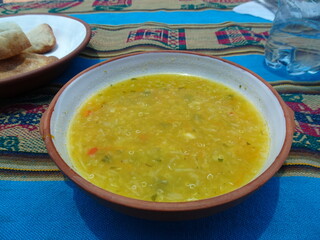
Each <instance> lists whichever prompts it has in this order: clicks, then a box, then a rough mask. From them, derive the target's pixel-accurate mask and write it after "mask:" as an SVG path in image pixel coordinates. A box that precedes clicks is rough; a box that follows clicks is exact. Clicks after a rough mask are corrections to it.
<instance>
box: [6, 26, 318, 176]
mask: <svg viewBox="0 0 320 240" xmlns="http://www.w3.org/2000/svg"><path fill="white" fill-rule="evenodd" d="M91 28H92V30H93V34H92V39H91V41H90V43H89V44H88V46H87V48H86V49H84V50H83V51H82V52H81V54H80V60H79V61H81V59H83V60H84V57H85V58H90V59H104V58H109V57H114V56H119V55H122V54H126V53H131V52H138V51H150V50H160V49H169V50H170V49H171V50H190V51H195V52H203V53H207V54H210V55H217V56H228V55H245V54H252V53H255V54H262V53H263V48H264V43H265V40H266V37H267V36H268V29H269V28H270V25H269V24H253V23H241V24H240V23H232V22H227V23H222V24H212V25H165V24H159V23H145V24H136V25H134V24H133V25H119V26H109V25H91ZM119 39H120V40H122V41H119ZM204 46H205V47H204ZM271 84H272V85H273V86H274V87H275V89H276V90H277V91H278V92H279V93H280V95H281V97H282V98H283V99H284V101H285V102H286V103H287V105H288V106H289V107H290V108H291V109H292V110H294V112H295V122H296V130H295V134H294V138H293V146H292V150H291V152H290V155H289V157H288V159H287V160H286V162H285V164H284V165H283V167H282V168H281V169H280V171H279V172H278V175H280V176H311V177H320V161H319V156H320V147H319V146H320V117H319V116H320V82H319V81H318V82H313V83H312V82H311V83H310V82H293V81H277V82H272V83H271ZM60 87H61V85H49V86H45V87H43V88H40V89H38V90H35V91H33V92H30V93H28V94H25V95H22V96H20V97H18V98H15V99H2V100H0V180H17V181H38V180H41V181H43V180H44V181H45V180H65V178H64V176H63V174H62V173H61V172H60V171H59V169H58V168H57V167H56V165H55V164H54V163H53V161H52V160H51V159H50V157H49V155H48V154H47V150H46V148H45V145H44V142H43V141H42V139H41V136H40V133H39V123H40V119H41V117H42V114H43V113H44V111H45V110H46V109H47V107H48V105H49V104H50V102H51V100H52V98H53V96H54V95H55V94H56V92H57V91H58V90H59V89H60Z"/></svg>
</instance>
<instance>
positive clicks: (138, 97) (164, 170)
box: [68, 74, 269, 202]
mask: <svg viewBox="0 0 320 240" xmlns="http://www.w3.org/2000/svg"><path fill="white" fill-rule="evenodd" d="M68 139H69V142H68V149H69V152H70V156H71V158H72V159H73V164H74V165H75V167H76V169H77V170H78V171H79V172H80V174H81V175H82V176H84V177H85V178H86V179H87V180H88V181H90V182H92V183H93V184H95V185H97V186H99V187H101V188H103V189H106V190H108V191H111V192H114V193H117V194H120V195H123V196H127V197H131V198H137V199H142V200H147V201H157V202H180V201H193V200H198V199H205V198H210V197H214V196H217V195H221V194H224V193H227V192H230V191H232V190H234V189H236V188H238V187H240V186H243V185H244V184H246V183H248V182H249V181H250V180H252V179H253V178H254V177H255V176H256V174H257V173H258V172H259V171H260V169H261V168H262V166H263V164H264V162H265V160H266V158H267V155H268V151H269V132H268V127H267V124H266V123H265V121H264V120H263V117H262V115H261V114H260V113H259V112H258V110H257V109H256V108H255V107H254V106H253V104H252V103H251V102H250V101H249V100H247V99H246V98H245V97H244V96H242V95H241V94H240V93H238V92H237V91H235V90H233V89H231V88H229V87H227V86H225V85H223V84H221V83H216V82H212V81H209V80H206V79H203V78H199V77H195V76H188V75H178V74H159V75H149V76H141V77H138V78H132V79H129V80H126V81H123V82H119V83H117V84H114V85H111V86H109V87H107V88H106V89H103V90H102V91H100V92H98V93H97V94H95V95H94V96H92V97H90V98H89V99H88V100H87V101H86V102H85V103H84V104H83V105H82V106H81V107H80V108H79V110H78V112H77V113H76V115H75V117H74V119H73V120H72V122H71V124H70V129H69V132H68Z"/></svg>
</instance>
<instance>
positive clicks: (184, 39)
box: [82, 22, 271, 58]
mask: <svg viewBox="0 0 320 240" xmlns="http://www.w3.org/2000/svg"><path fill="white" fill-rule="evenodd" d="M91 26H92V39H91V41H90V43H89V44H88V46H87V48H86V49H85V50H84V51H83V52H82V55H83V56H86V57H90V58H109V57H114V56H118V55H121V54H126V53H132V52H138V51H150V50H188V51H195V52H202V53H206V54H213V55H218V56H228V55H240V54H253V53H254V54H262V53H263V51H264V44H265V42H266V40H267V38H268V36H269V32H268V31H269V30H270V27H271V24H269V23H234V22H225V23H221V24H205V25H201V24H195V25H180V24H179V25H167V24H160V23H144V24H130V25H120V26H110V25H91Z"/></svg>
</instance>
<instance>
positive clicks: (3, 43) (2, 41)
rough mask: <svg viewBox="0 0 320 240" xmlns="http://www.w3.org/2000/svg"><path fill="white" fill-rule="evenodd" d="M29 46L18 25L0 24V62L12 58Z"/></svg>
mask: <svg viewBox="0 0 320 240" xmlns="http://www.w3.org/2000/svg"><path fill="white" fill-rule="evenodd" d="M30 46H31V44H30V41H29V40H28V38H27V36H26V35H25V34H24V32H23V31H22V29H21V28H20V26H19V25H17V24H16V23H13V22H3V23H0V60H2V59H6V58H10V57H13V56H15V55H17V54H19V53H21V52H22V51H23V50H24V49H27V48H29V47H30Z"/></svg>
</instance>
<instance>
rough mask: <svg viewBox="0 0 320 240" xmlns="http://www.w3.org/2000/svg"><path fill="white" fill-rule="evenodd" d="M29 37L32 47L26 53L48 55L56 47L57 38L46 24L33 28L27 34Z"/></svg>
mask: <svg viewBox="0 0 320 240" xmlns="http://www.w3.org/2000/svg"><path fill="white" fill-rule="evenodd" d="M27 37H28V39H29V41H30V43H31V45H32V46H31V47H29V48H28V49H26V50H25V52H32V53H47V52H50V51H51V50H52V49H53V48H54V47H55V45H56V38H55V36H54V34H53V31H52V28H51V27H50V26H49V25H48V24H46V23H43V24H40V25H38V26H37V27H35V28H33V29H32V30H31V31H30V32H28V33H27Z"/></svg>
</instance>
